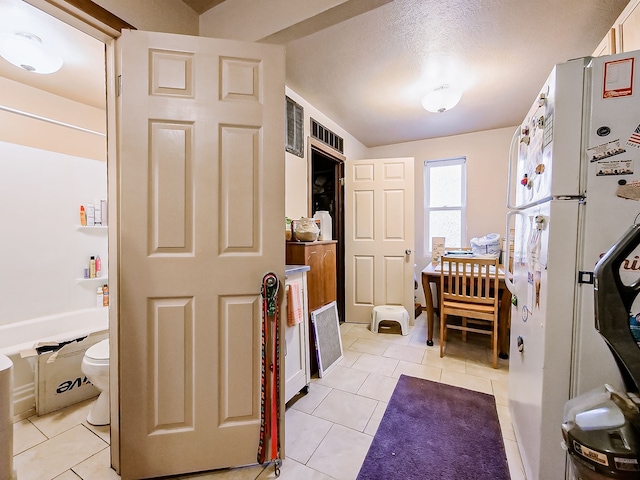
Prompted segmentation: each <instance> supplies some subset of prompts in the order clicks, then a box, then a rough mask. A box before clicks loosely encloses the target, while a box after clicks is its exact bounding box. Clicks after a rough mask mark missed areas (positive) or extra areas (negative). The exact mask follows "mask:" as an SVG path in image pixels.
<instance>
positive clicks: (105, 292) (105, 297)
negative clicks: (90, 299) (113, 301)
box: [102, 284, 109, 307]
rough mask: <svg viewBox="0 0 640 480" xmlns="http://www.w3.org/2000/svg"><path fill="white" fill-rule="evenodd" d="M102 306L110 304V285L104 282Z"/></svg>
mask: <svg viewBox="0 0 640 480" xmlns="http://www.w3.org/2000/svg"><path fill="white" fill-rule="evenodd" d="M102 306H103V307H108V306H109V285H107V284H104V285H103V286H102Z"/></svg>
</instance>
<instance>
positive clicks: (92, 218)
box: [87, 203, 96, 227]
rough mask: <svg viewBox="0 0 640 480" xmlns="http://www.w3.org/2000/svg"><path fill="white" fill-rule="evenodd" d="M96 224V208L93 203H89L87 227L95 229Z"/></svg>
mask: <svg viewBox="0 0 640 480" xmlns="http://www.w3.org/2000/svg"><path fill="white" fill-rule="evenodd" d="M95 224H96V207H95V206H94V205H93V203H87V225H88V226H90V227H93V226H94V225H95Z"/></svg>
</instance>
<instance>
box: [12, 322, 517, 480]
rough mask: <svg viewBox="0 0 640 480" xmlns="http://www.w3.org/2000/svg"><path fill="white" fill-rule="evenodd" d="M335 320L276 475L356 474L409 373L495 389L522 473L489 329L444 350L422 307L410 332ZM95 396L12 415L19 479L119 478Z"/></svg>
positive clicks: (235, 475)
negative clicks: (95, 413) (429, 337)
mask: <svg viewBox="0 0 640 480" xmlns="http://www.w3.org/2000/svg"><path fill="white" fill-rule="evenodd" d="M340 329H341V332H342V341H343V348H344V358H343V359H342V360H341V362H340V364H339V365H337V366H335V367H334V369H333V370H331V371H330V372H329V374H327V375H325V376H324V377H323V378H321V379H319V378H314V379H313V380H312V383H311V385H310V391H309V393H308V394H307V395H305V396H300V397H299V398H295V399H293V401H292V402H290V405H289V407H288V408H287V411H286V419H285V435H286V444H285V448H286V455H287V459H286V460H285V461H284V464H283V466H282V470H281V475H280V477H279V478H280V479H282V480H331V479H337V480H342V479H345V480H349V479H355V478H356V476H357V474H358V471H359V470H360V466H361V465H362V461H363V460H364V457H365V456H366V454H367V451H368V449H369V446H370V445H371V441H372V440H373V436H374V435H375V432H376V429H377V428H378V425H379V424H380V421H381V420H382V416H383V414H384V410H385V408H386V406H387V402H388V401H389V399H390V398H391V394H392V392H393V389H394V388H395V385H396V382H397V381H398V378H399V377H400V375H401V374H406V375H411V376H414V377H420V378H425V379H428V380H432V381H436V382H442V383H447V384H450V385H455V386H458V387H463V388H467V389H470V390H477V391H480V392H484V393H489V394H492V395H494V396H495V398H496V405H497V409H498V417H499V419H500V425H501V427H502V434H503V439H504V443H505V448H506V452H507V458H508V461H509V469H510V471H511V479H512V480H525V475H524V473H523V469H522V463H521V461H520V454H519V452H518V447H517V444H516V441H515V436H514V433H513V429H512V427H511V419H510V416H509V409H508V407H507V377H508V362H506V361H502V360H501V361H500V364H499V368H498V369H493V368H491V365H490V353H491V352H490V350H489V349H488V348H487V346H488V340H487V339H486V337H483V338H481V339H476V338H473V336H471V335H470V338H469V339H468V341H467V343H466V344H465V343H462V341H461V340H456V336H455V334H450V337H451V338H450V341H449V343H448V345H447V355H445V357H444V358H440V356H439V351H438V340H437V339H435V342H436V344H435V346H434V347H427V346H426V345H425V339H426V326H425V319H424V314H423V315H421V316H420V317H419V318H418V319H417V320H416V324H415V326H413V327H411V332H410V334H409V335H407V336H402V335H399V334H391V333H388V334H387V333H384V334H376V333H372V332H370V331H369V328H368V325H361V324H343V325H341V327H340ZM93 401H94V400H89V401H86V402H83V403H80V404H77V405H73V406H71V407H68V408H65V409H63V410H60V411H58V412H53V413H50V414H48V415H44V416H42V417H37V416H33V417H30V418H28V419H25V420H23V421H20V422H17V423H15V425H14V455H15V456H14V468H15V469H16V470H17V472H18V478H19V480H31V479H33V480H48V479H56V480H78V479H84V480H117V479H119V478H120V477H119V476H118V475H116V473H115V472H114V471H113V470H111V469H110V468H109V428H108V427H94V426H92V425H90V424H88V423H87V421H86V417H87V414H88V412H89V410H90V409H91V406H92V404H93ZM174 478H176V477H174ZM179 478H183V479H201V480H204V479H212V480H266V479H273V478H275V474H274V472H273V467H266V468H263V467H261V466H253V467H246V468H240V469H232V470H223V471H216V472H209V473H204V474H198V475H189V476H182V477H179ZM417 478H418V477H416V479H417ZM407 480H410V479H407ZM479 480H481V479H479Z"/></svg>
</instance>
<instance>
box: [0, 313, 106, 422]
mask: <svg viewBox="0 0 640 480" xmlns="http://www.w3.org/2000/svg"><path fill="white" fill-rule="evenodd" d="M89 334H94V335H96V337H97V338H99V339H102V338H108V335H109V309H108V308H87V309H84V310H74V311H70V312H63V313H59V314H55V315H48V316H45V317H38V318H31V319H29V320H23V321H21V322H16V323H11V324H8V325H0V354H2V355H6V356H7V357H9V359H10V360H11V361H12V362H13V415H14V418H15V419H21V418H26V417H27V416H29V415H32V414H33V413H34V412H35V386H36V384H35V361H34V357H31V359H29V358H22V357H21V355H20V352H22V351H24V350H28V349H31V348H33V346H34V345H35V344H36V343H38V342H49V341H52V342H64V341H67V340H75V339H77V338H81V337H86V336H87V335H89Z"/></svg>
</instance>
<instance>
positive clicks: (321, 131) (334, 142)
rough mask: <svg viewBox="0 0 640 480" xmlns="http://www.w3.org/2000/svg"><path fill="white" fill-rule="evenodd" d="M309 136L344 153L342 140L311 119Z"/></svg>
mask: <svg viewBox="0 0 640 480" xmlns="http://www.w3.org/2000/svg"><path fill="white" fill-rule="evenodd" d="M311 136H312V137H313V138H315V139H316V140H320V141H321V142H322V143H324V144H325V145H329V146H330V147H331V148H334V149H335V150H337V151H339V152H340V153H344V139H343V138H342V137H341V136H339V135H336V134H335V133H333V132H332V131H331V130H329V129H328V128H327V127H325V126H323V125H321V124H320V123H318V122H317V121H316V120H314V119H313V118H312V119H311Z"/></svg>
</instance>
